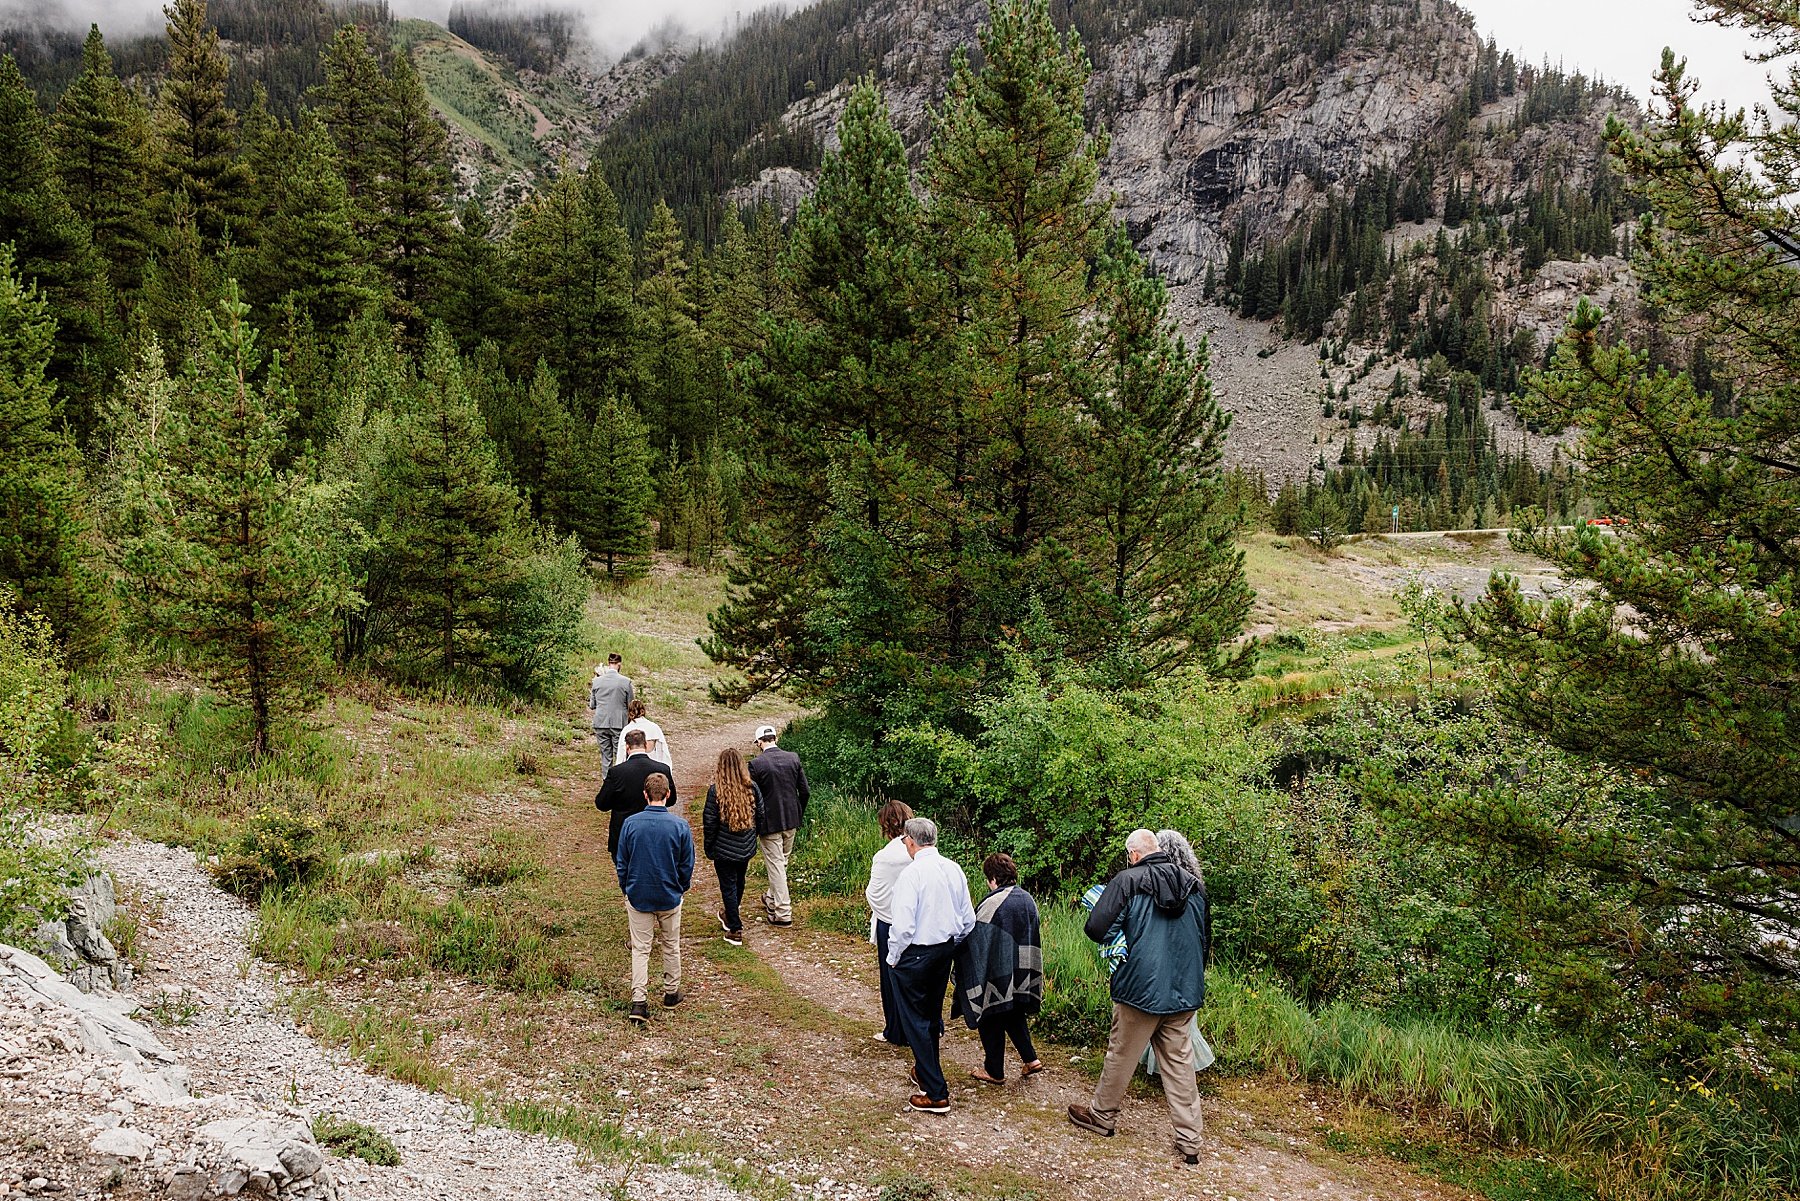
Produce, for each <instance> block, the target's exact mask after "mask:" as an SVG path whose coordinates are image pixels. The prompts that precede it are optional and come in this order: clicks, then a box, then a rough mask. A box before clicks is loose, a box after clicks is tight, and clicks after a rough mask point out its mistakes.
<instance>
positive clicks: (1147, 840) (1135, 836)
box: [1125, 830, 1162, 855]
mask: <svg viewBox="0 0 1800 1201" xmlns="http://www.w3.org/2000/svg"><path fill="white" fill-rule="evenodd" d="M1125 850H1126V852H1127V853H1129V852H1131V851H1137V852H1138V853H1139V854H1143V855H1154V854H1156V852H1158V851H1160V850H1162V847H1160V846H1158V845H1157V842H1156V835H1154V834H1152V833H1151V832H1150V831H1148V830H1133V831H1132V832H1131V833H1130V834H1128V835H1126V836H1125Z"/></svg>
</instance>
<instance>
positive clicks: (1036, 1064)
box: [1019, 1059, 1044, 1080]
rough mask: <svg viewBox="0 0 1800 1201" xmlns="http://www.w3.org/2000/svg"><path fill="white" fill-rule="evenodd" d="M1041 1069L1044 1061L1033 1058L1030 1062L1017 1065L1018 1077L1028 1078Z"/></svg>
mask: <svg viewBox="0 0 1800 1201" xmlns="http://www.w3.org/2000/svg"><path fill="white" fill-rule="evenodd" d="M1043 1070H1044V1061H1043V1060H1041V1059H1034V1060H1032V1061H1031V1062H1030V1063H1026V1064H1020V1065H1019V1079H1021V1080H1029V1079H1030V1078H1031V1077H1033V1076H1035V1075H1037V1074H1038V1073H1039V1072H1041V1071H1043Z"/></svg>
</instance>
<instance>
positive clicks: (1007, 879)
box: [981, 851, 1019, 888]
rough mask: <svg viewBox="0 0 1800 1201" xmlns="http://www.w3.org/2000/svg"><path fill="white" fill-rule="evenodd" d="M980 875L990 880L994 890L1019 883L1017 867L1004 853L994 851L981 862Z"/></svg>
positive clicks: (1010, 857) (1011, 858)
mask: <svg viewBox="0 0 1800 1201" xmlns="http://www.w3.org/2000/svg"><path fill="white" fill-rule="evenodd" d="M981 874H982V875H984V876H986V877H987V878H988V879H990V880H992V881H993V882H994V887H995V888H1005V887H1006V886H1007V885H1009V884H1017V883H1018V882H1019V865H1018V864H1016V863H1014V862H1013V857H1012V856H1011V855H1008V854H1007V853H1006V852H1005V851H995V852H994V853H993V854H992V855H989V856H988V857H987V858H986V859H983V860H982V861H981Z"/></svg>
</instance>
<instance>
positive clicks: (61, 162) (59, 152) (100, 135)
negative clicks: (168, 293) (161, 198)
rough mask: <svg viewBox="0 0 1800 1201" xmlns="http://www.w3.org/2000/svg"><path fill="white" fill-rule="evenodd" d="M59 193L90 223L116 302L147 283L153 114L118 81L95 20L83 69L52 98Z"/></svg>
mask: <svg viewBox="0 0 1800 1201" xmlns="http://www.w3.org/2000/svg"><path fill="white" fill-rule="evenodd" d="M51 137H52V141H53V142H54V145H55V149H56V167H57V173H58V176H59V178H60V179H61V181H62V189H63V194H64V195H65V196H67V197H68V200H69V205H70V207H71V208H73V209H74V210H75V214H76V215H77V216H78V217H80V218H81V219H82V221H84V222H85V223H86V224H87V227H88V229H89V231H90V232H91V234H92V236H93V242H94V248H95V249H96V250H97V251H98V252H99V254H100V257H101V258H102V259H103V260H104V261H105V263H106V268H107V275H108V279H109V280H110V282H111V284H112V290H113V294H114V297H115V298H116V300H117V301H118V303H119V304H120V305H121V306H129V305H130V304H131V303H132V302H133V301H135V300H136V299H137V296H138V293H139V291H140V290H141V289H142V288H143V285H144V272H145V270H146V268H147V267H148V265H149V261H150V246H151V243H152V241H153V239H154V237H155V233H154V230H153V228H152V226H151V223H150V203H149V202H150V195H151V177H150V114H149V111H148V110H147V109H146V108H145V107H144V104H143V101H142V100H140V99H139V98H138V96H137V94H136V93H135V92H133V91H132V90H131V89H130V88H127V87H126V86H125V85H124V84H122V83H120V82H119V77H118V76H117V75H116V74H115V73H114V72H113V62H112V56H111V55H110V54H108V53H107V51H106V42H105V41H104V39H102V38H101V36H100V27H99V26H98V25H95V26H92V27H90V28H89V30H88V35H87V41H86V42H85V43H83V45H82V48H81V74H79V75H77V76H76V77H75V80H74V82H73V83H71V84H70V85H69V87H68V89H67V90H66V91H64V92H63V94H62V98H61V99H60V100H58V101H57V105H56V116H55V119H54V121H53V122H52V125H51Z"/></svg>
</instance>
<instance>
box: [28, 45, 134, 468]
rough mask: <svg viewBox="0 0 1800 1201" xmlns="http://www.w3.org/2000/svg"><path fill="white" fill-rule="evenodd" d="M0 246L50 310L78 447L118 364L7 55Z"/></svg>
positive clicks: (75, 224) (84, 233)
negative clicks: (7, 249)
mask: <svg viewBox="0 0 1800 1201" xmlns="http://www.w3.org/2000/svg"><path fill="white" fill-rule="evenodd" d="M0 242H10V243H12V246H13V253H14V260H13V261H14V264H15V266H16V268H17V270H18V272H19V275H20V276H21V277H22V278H23V279H24V280H25V282H26V283H28V284H30V283H35V284H36V285H37V286H38V288H39V289H40V290H41V291H42V293H43V298H44V300H45V302H46V303H47V304H48V305H49V306H50V316H51V317H52V318H54V319H55V322H56V346H55V351H54V353H53V354H52V355H51V359H50V378H51V379H52V380H53V381H54V382H55V383H56V384H58V385H59V386H60V387H61V388H62V390H63V396H64V398H65V413H64V416H65V417H66V419H67V420H68V422H69V425H70V427H71V428H72V429H73V430H74V431H75V434H76V437H77V438H78V439H80V440H82V441H83V442H85V441H86V439H87V437H88V436H89V434H90V433H91V432H92V431H93V428H94V422H95V403H96V402H97V401H98V400H99V399H100V397H101V396H102V395H103V394H104V393H105V390H106V385H107V379H106V376H107V375H108V373H109V371H110V369H111V368H112V367H114V366H116V365H117V364H116V356H117V353H118V340H117V338H116V336H115V334H114V331H112V330H111V329H110V328H109V327H108V317H109V315H110V313H111V311H112V302H111V299H110V297H109V293H108V289H107V285H106V269H105V265H104V264H103V263H102V262H101V261H100V257H99V255H97V254H95V253H94V245H93V240H92V238H91V237H90V236H89V234H88V230H87V226H86V225H85V224H83V222H82V220H81V218H80V217H79V216H77V215H76V214H75V211H74V210H73V209H72V208H70V207H69V202H68V199H67V198H66V197H65V196H64V195H63V192H62V186H61V184H60V182H59V181H58V179H57V176H56V170H55V166H54V163H53V162H52V158H51V153H50V146H49V131H48V129H47V127H46V123H45V121H44V117H43V114H42V113H40V112H39V111H38V107H37V100H36V99H35V98H34V97H33V96H32V94H31V88H30V87H29V86H28V85H27V84H26V82H25V77H24V76H23V75H21V74H20V73H19V67H18V64H17V63H15V62H14V61H13V59H12V56H11V55H10V54H9V55H0Z"/></svg>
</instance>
